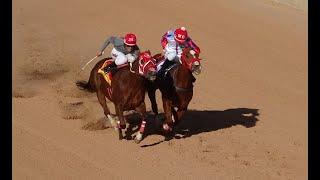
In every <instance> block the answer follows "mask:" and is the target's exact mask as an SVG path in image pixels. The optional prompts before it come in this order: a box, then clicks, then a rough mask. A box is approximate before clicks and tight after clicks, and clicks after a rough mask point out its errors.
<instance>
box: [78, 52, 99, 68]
mask: <svg viewBox="0 0 320 180" xmlns="http://www.w3.org/2000/svg"><path fill="white" fill-rule="evenodd" d="M102 54H104V51H103V52H102ZM97 57H98V56H95V57H94V58H92V59H91V60H90V61H88V62H87V64H85V65H84V66H83V67H82V68H81V69H82V70H84V68H85V67H86V66H87V65H88V64H90V63H91V61H93V60H95V59H96V58H97Z"/></svg>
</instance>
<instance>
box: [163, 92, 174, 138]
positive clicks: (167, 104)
mask: <svg viewBox="0 0 320 180" xmlns="http://www.w3.org/2000/svg"><path fill="white" fill-rule="evenodd" d="M162 102H163V110H164V114H165V120H164V122H163V125H162V128H163V130H164V131H165V132H166V133H168V132H171V131H172V126H173V121H172V111H171V107H172V101H170V100H169V99H167V98H162Z"/></svg>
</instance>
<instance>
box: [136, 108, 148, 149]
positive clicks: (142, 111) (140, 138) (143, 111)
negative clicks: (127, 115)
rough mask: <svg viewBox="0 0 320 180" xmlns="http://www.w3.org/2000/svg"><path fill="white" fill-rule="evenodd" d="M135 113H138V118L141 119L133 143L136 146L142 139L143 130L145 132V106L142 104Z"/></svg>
mask: <svg viewBox="0 0 320 180" xmlns="http://www.w3.org/2000/svg"><path fill="white" fill-rule="evenodd" d="M136 111H138V112H139V114H140V116H141V118H142V121H141V125H140V129H139V131H138V133H137V135H136V137H135V138H134V142H135V143H137V144H138V143H140V142H141V141H142V139H143V134H144V130H145V128H146V124H147V121H146V112H147V110H146V104H145V103H144V102H142V103H141V105H140V106H138V107H137V108H136Z"/></svg>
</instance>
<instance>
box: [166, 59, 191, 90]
mask: <svg viewBox="0 0 320 180" xmlns="http://www.w3.org/2000/svg"><path fill="white" fill-rule="evenodd" d="M171 75H172V77H173V80H174V84H175V86H179V87H181V88H190V87H192V74H191V72H190V71H189V70H188V69H187V68H185V67H184V66H183V65H181V64H180V65H178V66H177V68H175V69H174V70H173V71H172V74H171Z"/></svg>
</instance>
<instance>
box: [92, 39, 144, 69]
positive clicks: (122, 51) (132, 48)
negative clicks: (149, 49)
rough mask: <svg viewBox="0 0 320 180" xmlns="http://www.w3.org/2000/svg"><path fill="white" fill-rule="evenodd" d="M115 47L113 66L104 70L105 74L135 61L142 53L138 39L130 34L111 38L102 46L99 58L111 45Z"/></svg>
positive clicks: (112, 55) (98, 54) (113, 50)
mask: <svg viewBox="0 0 320 180" xmlns="http://www.w3.org/2000/svg"><path fill="white" fill-rule="evenodd" d="M110 43H111V44H112V45H113V49H112V51H111V57H112V59H113V60H114V61H113V62H112V63H111V64H109V65H108V66H106V67H105V68H103V71H104V72H105V73H108V72H109V71H110V70H113V69H116V68H117V66H119V65H122V64H125V63H127V62H131V63H132V62H133V61H135V60H136V59H137V58H138V56H139V53H140V49H139V47H138V46H137V37H136V35H134V34H132V33H128V34H126V35H125V37H124V38H123V37H114V36H111V37H109V38H108V39H107V40H106V41H105V42H104V43H103V45H102V47H101V49H100V51H99V52H98V53H97V56H98V57H99V56H101V55H102V52H103V51H104V49H105V48H106V47H107V46H108V45H109V44H110Z"/></svg>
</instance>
